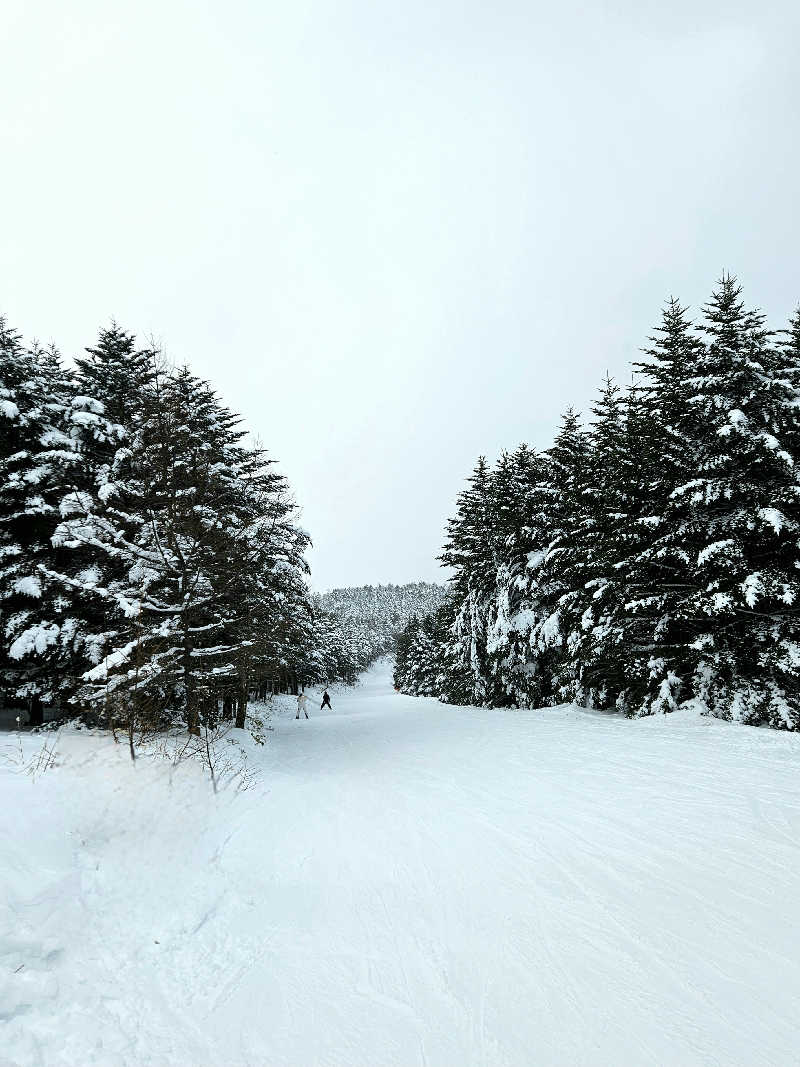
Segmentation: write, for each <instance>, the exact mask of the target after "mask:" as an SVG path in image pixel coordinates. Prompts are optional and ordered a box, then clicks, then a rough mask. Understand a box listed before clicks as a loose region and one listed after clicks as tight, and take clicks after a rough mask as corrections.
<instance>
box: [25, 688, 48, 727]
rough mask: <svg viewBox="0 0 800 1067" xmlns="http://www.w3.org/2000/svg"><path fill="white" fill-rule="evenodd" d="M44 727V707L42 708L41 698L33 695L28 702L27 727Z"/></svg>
mask: <svg viewBox="0 0 800 1067" xmlns="http://www.w3.org/2000/svg"><path fill="white" fill-rule="evenodd" d="M43 725H44V707H43V706H42V698H41V697H40V696H39V695H38V694H34V696H32V697H31V698H30V700H29V701H28V726H30V727H31V728H33V727H34V726H43Z"/></svg>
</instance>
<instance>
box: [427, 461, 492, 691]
mask: <svg viewBox="0 0 800 1067" xmlns="http://www.w3.org/2000/svg"><path fill="white" fill-rule="evenodd" d="M493 550H494V531H493V515H492V510H491V489H490V470H489V465H488V464H487V462H486V459H485V457H484V456H481V457H480V458H479V459H478V463H477V465H476V467H475V469H474V471H473V472H472V475H471V476H470V478H469V479H468V482H467V488H466V489H465V490H463V491H462V492H461V493H460V494H459V496H458V499H457V501H456V514H455V516H454V517H453V518H452V519H450V520H449V521H448V524H447V540H446V541H445V546H444V549H443V551H442V555H441V556H440V557H439V558H440V560H441V561H442V562H443V563H444V564H445V566H448V567H451V568H452V569H453V571H454V577H453V579H452V590H453V596H454V598H455V601H456V603H457V605H458V608H457V615H456V619H455V623H454V627H453V642H452V646H451V649H452V653H453V655H454V659H455V663H456V665H457V668H458V669H459V673H461V672H463V673H464V675H466V676H471V679H472V682H471V686H470V689H471V692H470V693H469V698H468V701H467V702H468V703H470V704H474V703H477V704H482V703H484V702H485V701H486V700H487V696H488V693H487V685H488V672H487V616H488V606H489V601H490V598H491V596H492V594H493V592H494V589H495V585H496V573H497V561H496V558H495V554H494V551H493Z"/></svg>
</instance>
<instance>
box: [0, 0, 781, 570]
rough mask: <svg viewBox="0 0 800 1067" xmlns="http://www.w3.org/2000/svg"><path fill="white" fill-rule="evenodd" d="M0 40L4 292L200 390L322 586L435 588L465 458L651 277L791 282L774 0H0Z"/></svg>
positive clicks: (13, 314) (6, 308) (568, 385)
mask: <svg viewBox="0 0 800 1067" xmlns="http://www.w3.org/2000/svg"><path fill="white" fill-rule="evenodd" d="M0 34H1V35H2V36H1V37H0V40H1V41H2V57H3V58H2V63H0V101H1V102H2V106H0V206H1V207H2V222H1V223H0V309H1V310H2V311H3V313H5V314H6V316H7V317H8V318H9V320H10V322H11V324H12V325H13V326H15V327H16V328H18V329H20V330H21V331H22V332H23V333H24V334H25V335H26V336H27V337H32V336H38V337H39V338H40V339H41V340H43V341H49V340H55V341H56V342H57V344H58V345H59V347H60V348H61V350H62V351H63V352H64V353H65V354H67V355H71V354H74V353H75V352H77V351H79V350H80V349H81V348H82V347H83V346H84V345H86V344H89V343H91V342H92V340H93V339H94V337H95V335H96V332H97V329H98V327H99V326H100V325H102V324H105V323H106V322H107V321H108V320H109V319H110V318H111V317H112V316H113V317H114V318H116V319H117V321H118V322H119V323H120V324H121V325H123V326H125V327H126V328H128V329H130V330H133V331H134V332H136V333H137V334H139V335H140V336H143V337H144V336H146V335H148V334H152V335H155V336H156V337H157V338H159V339H161V340H162V341H163V343H164V344H165V346H166V348H167V350H168V352H169V354H170V355H171V356H172V358H173V359H175V360H177V361H187V362H188V363H189V364H190V365H191V367H192V369H193V370H194V371H195V372H196V373H198V374H201V375H203V376H205V377H207V378H209V379H210V380H211V381H212V382H213V383H214V384H215V386H216V387H217V388H218V390H219V392H220V393H221V395H222V397H223V398H224V400H225V401H226V402H227V403H228V404H229V405H230V406H231V407H232V408H234V409H235V410H238V411H240V412H241V413H242V414H243V415H244V416H245V418H246V421H247V424H248V426H249V427H250V428H251V429H252V431H253V432H254V433H256V434H258V435H259V436H260V437H261V438H262V439H263V441H264V443H265V444H266V445H267V447H268V448H270V450H271V451H272V452H273V454H274V455H275V456H276V457H277V458H278V459H279V461H280V464H281V468H282V469H283V470H284V471H285V473H286V474H287V475H288V476H289V478H290V480H291V482H292V484H293V486H294V488H295V490H296V493H297V497H298V500H299V502H300V503H301V505H302V507H303V523H304V525H305V526H306V527H307V528H308V529H309V531H310V532H311V534H312V536H313V537H314V540H315V549H314V551H313V554H312V567H313V569H314V583H315V585H317V586H318V587H320V588H325V587H328V586H331V585H346V584H361V583H364V582H378V581H395V582H401V581H411V580H417V579H423V578H424V579H430V578H435V577H437V566H436V564H435V562H434V557H435V555H436V553H437V551H438V549H439V547H440V545H441V541H442V528H443V525H444V521H445V518H446V516H447V515H448V514H450V512H451V510H452V506H453V501H454V499H455V496H456V494H457V492H458V490H459V488H460V486H461V483H462V480H463V478H464V477H465V476H466V474H468V472H469V471H470V469H471V468H472V466H473V464H474V462H475V459H476V457H477V456H478V454H479V453H481V452H484V453H486V454H487V455H488V456H490V457H492V458H494V457H495V456H496V455H497V453H498V452H499V450H500V449H501V448H502V447H504V446H507V447H514V446H515V445H516V444H517V443H518V442H519V441H520V440H523V439H525V440H528V441H529V442H530V443H531V444H533V445H536V446H539V447H546V446H547V445H548V444H549V443H550V440H551V438H552V435H553V431H554V428H555V426H556V424H557V422H558V418H559V415H560V412H561V411H562V409H563V408H564V407H565V406H566V405H567V404H569V403H575V404H576V405H577V406H578V407H581V408H584V409H585V408H586V406H587V405H588V403H589V402H590V400H591V398H592V396H593V394H594V391H595V387H596V386H597V384H598V382H599V379H600V377H601V376H602V374H603V373H604V372H605V371H606V369H608V370H610V371H611V373H612V374H614V373H617V374H619V375H620V376H621V377H623V378H625V377H627V368H628V366H629V363H630V361H631V359H633V358H636V355H637V348H638V347H639V346H640V345H641V344H642V343H643V342H644V340H645V338H646V335H647V333H648V330H649V328H650V327H651V326H652V325H654V324H655V323H656V321H657V318H658V315H659V310H660V307H661V304H662V302H663V301H664V299H665V298H666V297H667V296H669V295H670V294H672V293H674V294H675V295H677V296H679V297H680V298H681V299H682V300H684V302H688V303H690V304H694V305H696V304H698V303H702V302H703V301H704V300H705V299H706V298H707V296H708V294H709V292H710V290H711V288H712V286H713V283H714V281H715V279H716V278H717V277H718V276H719V274H720V273H721V271H722V270H723V269H729V270H731V271H733V272H735V273H738V274H739V276H740V279H741V280H742V282H743V284H744V286H745V295H746V297H747V298H748V299H749V300H750V301H751V302H752V303H755V304H758V305H760V306H762V307H764V308H765V310H766V311H767V312H768V315H769V318H770V321H771V323H772V324H773V325H778V326H780V325H783V324H784V320H785V319H786V318H787V317H788V315H789V313H790V311H791V310H792V309H793V308H794V306H795V305H796V303H797V302H798V300H800V277H798V248H800V215H799V213H798V191H799V190H800V147H799V139H798V129H799V128H800V61H798V54H800V4H798V3H797V2H796V0H784V2H780V3H777V2H769V0H767V2H762V3H758V4H754V3H752V2H749V0H748V2H739V0H728V2H725V3H716V2H702V0H696V2H694V0H671V2H670V3H663V2H658V3H651V2H649V0H625V2H623V0H616V2H604V3H600V2H592V0H583V2H581V3H570V2H566V3H565V2H563V0H561V2H558V3H554V2H552V0H548V2H546V3H539V2H536V0H522V2H507V0H494V2H493V3H486V2H481V3H477V2H472V0H462V2H461V3H456V2H452V0H445V2H435V0H405V2H403V3H396V2H391V3H389V2H388V0H378V2H376V0H372V2H368V0H364V2H348V0H329V2H325V3H323V2H317V0H284V2H283V3H280V4H278V3H274V2H269V0H267V2H264V0H226V2H225V3H222V2H219V0H218V2H217V3H214V4H211V3H207V2H200V0H192V2H181V0H158V2H152V0H136V2H129V3H121V2H120V3H109V2H108V0H70V3H64V2H62V0H58V2H37V0H2V3H0Z"/></svg>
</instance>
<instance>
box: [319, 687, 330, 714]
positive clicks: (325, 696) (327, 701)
mask: <svg viewBox="0 0 800 1067" xmlns="http://www.w3.org/2000/svg"><path fill="white" fill-rule="evenodd" d="M323 708H330V710H331V711H333V708H331V698H330V697H329V696H328V690H327V689H326V690H325V692H324V693H323V694H322V703H321V704H320V706H319V710H320V711H322V709H323Z"/></svg>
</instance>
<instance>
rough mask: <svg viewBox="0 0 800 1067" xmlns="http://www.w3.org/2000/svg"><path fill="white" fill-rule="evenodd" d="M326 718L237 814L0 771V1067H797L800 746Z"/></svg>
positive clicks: (114, 770) (373, 697) (188, 791)
mask: <svg viewBox="0 0 800 1067" xmlns="http://www.w3.org/2000/svg"><path fill="white" fill-rule="evenodd" d="M332 697H333V705H334V710H333V712H332V713H331V712H327V711H326V712H324V713H320V712H319V711H317V710H316V709H317V708H318V706H319V701H317V704H316V706H315V707H314V710H312V712H311V719H310V720H309V721H308V722H306V721H305V720H302V721H300V722H297V721H296V720H295V718H294V714H295V708H294V702H285V703H284V704H283V710H282V711H281V713H280V714H279V715H277V716H276V717H275V718H274V719H273V725H274V732H273V733H272V734H270V736H269V739H268V741H267V744H266V746H265V747H264V748H263V749H258V748H255V747H254V748H253V749H252V751H251V754H250V763H251V765H254V764H256V763H258V765H259V767H260V771H261V777H260V780H259V781H258V783H257V784H256V785H254V786H253V787H252V788H250V789H249V790H248V791H246V792H244V793H232V792H223V793H222V794H221V795H220V796H218V797H214V796H213V794H212V793H211V791H210V789H209V788H208V784H207V783H206V782H204V781H202V779H201V775H200V772H199V769H198V768H196V767H183V768H180V769H179V770H178V771H176V772H174V773H172V774H170V773H169V772H168V771H167V770H166V769H165V767H164V766H163V764H152V763H148V762H146V761H142V762H140V763H139V764H138V765H137V766H136V767H131V766H130V765H129V764H128V763H126V761H125V753H124V751H121V750H120V747H115V746H114V745H113V743H112V742H110V741H109V740H107V739H105V738H97V737H91V736H86V735H83V736H82V735H80V734H73V735H71V736H65V737H63V738H62V740H61V742H60V750H61V765H60V766H58V767H56V768H54V769H52V770H50V771H48V772H47V773H46V774H44V775H42V776H40V777H39V778H38V780H36V781H35V782H34V781H32V780H31V779H30V777H28V776H26V775H23V774H20V773H18V771H15V770H14V767H13V760H12V766H10V767H9V768H6V769H2V768H0V805H2V811H3V821H2V839H1V840H0V856H1V858H2V867H1V868H0V885H1V887H2V890H3V896H2V898H1V899H0V1064H6V1063H9V1062H10V1063H13V1064H17V1065H25V1067H28V1065H36V1067H38V1065H42V1067H45V1065H46V1067H56V1065H69V1067H78V1065H80V1067H89V1065H98V1064H99V1065H107V1067H144V1065H147V1067H220V1065H226V1067H240V1065H241V1067H244V1065H248V1067H281V1065H286V1067H306V1065H330V1067H350V1065H353V1067H365V1065H370V1067H393V1065H397V1067H411V1065H415V1064H419V1065H427V1067H473V1065H474V1067H478V1065H483V1067H486V1065H492V1067H530V1065H537V1067H538V1065H551V1064H558V1065H570V1067H578V1065H592V1067H594V1065H609V1067H611V1065H613V1067H619V1065H621V1064H625V1065H626V1067H628V1065H653V1067H655V1065H658V1067H663V1065H681V1067H687V1065H694V1064H704V1065H706V1064H708V1065H711V1064H714V1065H726V1067H730V1065H747V1067H758V1065H765V1067H766V1065H770V1067H775V1065H777V1064H780V1065H789V1064H798V1063H800V1022H799V1021H798V1013H797V1010H796V1009H797V1003H798V1002H799V1001H800V924H798V922H797V902H798V900H800V774H798V769H799V768H800V737H794V736H790V735H786V734H779V733H775V732H771V731H759V730H754V729H748V728H745V727H736V726H730V725H728V724H725V723H721V722H718V721H715V720H711V719H702V718H699V717H696V716H693V715H689V714H688V713H679V714H676V715H673V716H670V717H667V718H657V719H652V720H647V721H642V722H628V721H625V720H622V719H619V718H616V717H614V716H605V715H599V714H591V713H587V712H584V711H580V710H578V709H576V708H559V709H549V710H545V711H536V712H508V711H494V712H491V711H481V710H475V709H467V710H463V709H457V708H452V707H445V706H443V705H440V704H438V703H436V702H435V701H433V700H415V699H412V698H407V697H402V696H398V695H397V694H395V693H394V692H393V691H392V690H391V683H390V679H389V676H388V672H387V670H386V668H385V667H383V668H379V669H376V670H374V671H373V672H371V674H370V675H369V676H368V677H367V678H366V680H365V682H364V684H362V685H361V686H360V687H359V688H357V689H355V690H350V691H345V690H338V691H332ZM0 744H6V745H12V748H11V749H10V750H9V751H11V752H12V754H13V739H12V740H10V741H9V742H5V741H2V740H0ZM24 744H25V745H31V746H33V745H41V740H38V741H37V740H36V739H34V738H26V739H25V742H24Z"/></svg>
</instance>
